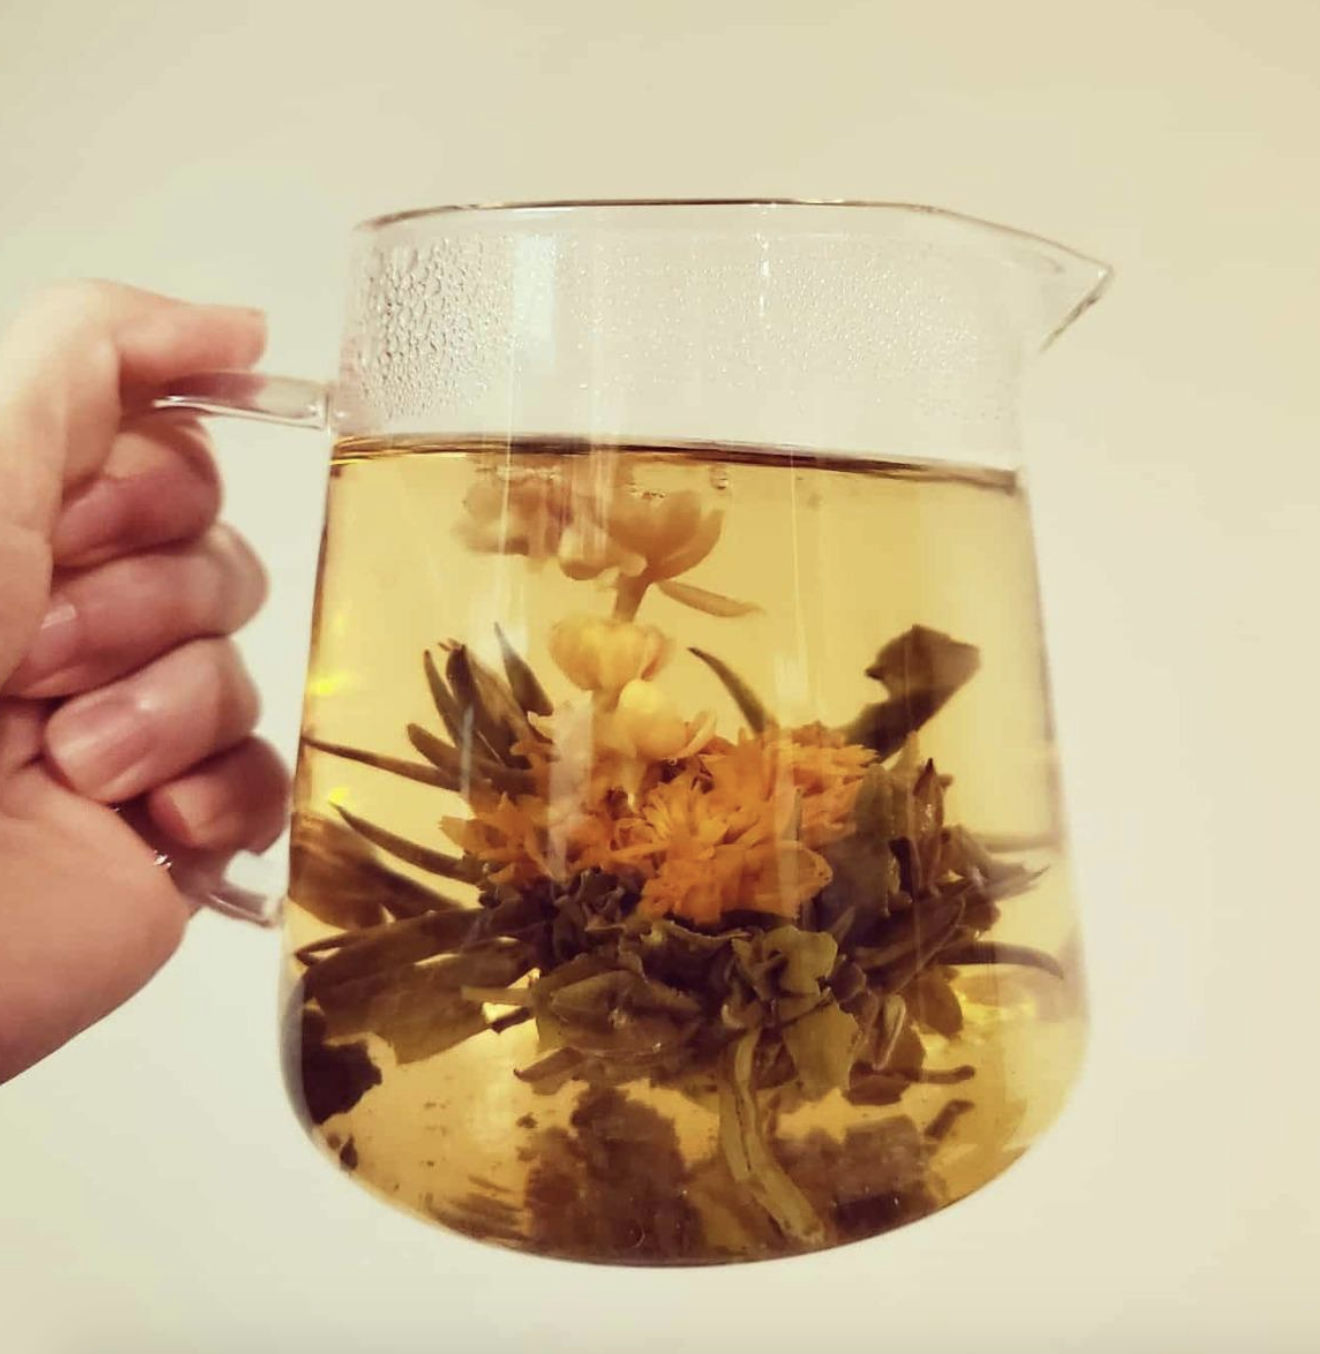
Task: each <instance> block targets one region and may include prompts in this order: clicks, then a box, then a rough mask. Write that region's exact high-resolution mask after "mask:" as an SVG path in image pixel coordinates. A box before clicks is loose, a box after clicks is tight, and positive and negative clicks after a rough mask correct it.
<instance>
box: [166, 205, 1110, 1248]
mask: <svg viewBox="0 0 1320 1354" xmlns="http://www.w3.org/2000/svg"><path fill="white" fill-rule="evenodd" d="M1107 278H1108V270H1107V269H1106V268H1105V267H1104V266H1103V265H1101V264H1099V263H1097V262H1094V261H1092V260H1090V259H1086V258H1083V257H1081V256H1079V255H1077V254H1075V253H1072V252H1071V251H1069V250H1066V249H1063V248H1061V247H1059V246H1057V245H1054V244H1051V243H1048V242H1046V241H1044V240H1041V239H1037V238H1035V237H1032V236H1029V235H1025V234H1022V233H1019V232H1017V231H1013V230H1008V229H1004V228H1002V227H998V226H993V225H989V224H986V223H984V222H980V221H975V220H971V219H968V218H966V217H962V216H957V215H954V214H951V213H948V212H942V211H936V210H932V209H929V208H922V207H909V206H895V205H888V204H836V203H799V202H652V203H622V202H618V203H616V202H597V203H562V204H561V203H555V204H542V205H525V206H510V207H497V208H479V209H439V210H433V211H419V212H407V213H402V214H399V215H394V216H387V217H382V218H380V219H378V220H375V221H371V222H368V223H366V224H365V225H363V226H361V227H359V228H358V230H357V232H356V234H355V236H354V255H353V262H352V285H351V292H350V297H349V304H348V319H347V326H346V331H345V338H344V343H343V349H342V362H341V366H340V372H339V376H338V379H337V380H336V381H335V383H334V384H333V386H332V387H330V388H328V389H326V388H323V387H320V386H315V385H312V384H310V383H305V382H295V381H287V380H281V379H278V378H267V377H261V376H253V375H246V374H234V373H213V374H210V375H203V376H198V377H196V378H194V379H192V380H190V381H187V382H184V383H182V384H181V385H180V386H178V387H176V388H174V389H173V390H171V391H170V392H167V393H166V394H164V395H163V396H162V398H161V399H160V400H159V401H158V402H157V403H158V405H159V406H160V407H174V408H188V409H193V410H198V411H202V412H231V413H241V414H248V415H255V416H258V417H273V418H276V419H281V420H283V421H286V422H293V423H304V424H309V425H314V426H326V425H327V424H328V426H329V428H330V430H331V432H332V434H333V438H334V447H333V452H332V462H331V470H330V484H329V495H328V503H327V509H326V528H325V534H324V538H323V543H322V550H321V562H320V572H319V581H318V590H317V598H316V610H315V619H314V625H313V638H312V653H311V664H310V672H309V676H308V682H307V694H306V705H305V714H304V721H303V730H302V742H301V749H300V755H299V760H298V767H297V774H296V783H295V794H294V804H293V815H294V816H293V826H292V839H291V840H292V847H291V856H290V874H289V883H288V890H287V900H286V903H285V906H284V909H283V928H284V936H285V943H286V946H287V968H286V988H287V993H286V1004H285V1010H286V1012H287V1014H286V1021H285V1030H284V1048H285V1066H286V1070H287V1078H288V1085H289V1088H290V1093H291V1096H292V1099H293V1101H294V1104H295V1105H296V1107H297V1109H298V1111H299V1113H300V1115H301V1116H302V1119H303V1122H304V1123H305V1125H306V1127H307V1130H308V1132H309V1133H310V1134H311V1136H312V1138H313V1140H314V1141H315V1142H317V1143H318V1144H319V1145H320V1146H321V1147H322V1148H323V1149H324V1150H325V1151H326V1152H327V1153H328V1154H329V1155H331V1157H332V1158H335V1159H337V1161H338V1163H339V1164H340V1165H341V1166H342V1167H344V1168H346V1169H347V1170H348V1171H350V1172H351V1173H352V1174H353V1175H355V1176H356V1178H357V1179H358V1180H359V1181H361V1182H363V1183H365V1184H367V1185H369V1186H370V1187H372V1188H373V1189H374V1190H375V1191H376V1192H377V1193H378V1194H379V1195H380V1196H381V1197H382V1198H384V1199H386V1200H388V1201H390V1202H392V1203H395V1204H398V1205H401V1206H403V1207H405V1208H407V1209H410V1210H412V1211H413V1212H414V1213H416V1214H418V1215H420V1216H421V1217H423V1218H427V1219H431V1220H434V1221H436V1222H439V1223H442V1224H443V1225H445V1226H447V1227H449V1228H452V1229H455V1230H457V1231H460V1232H464V1233H467V1234H469V1235H471V1236H474V1237H479V1238H483V1239H486V1240H489V1241H494V1242H499V1243H502V1244H504V1245H507V1246H512V1247H516V1248H520V1249H524V1250H529V1251H533V1252H538V1253H541V1254H546V1255H554V1256H561V1257H569V1258H574V1259H580V1260H591V1261H601V1262H611V1263H638V1264H700V1263H712V1262H721V1261H733V1260H747V1259H757V1258H762V1257H772V1256H780V1255H786V1254H792V1253H796V1252H802V1251H809V1250H814V1249H819V1248H823V1247H827V1246H832V1245H837V1244H839V1243H842V1242H847V1241H852V1240H855V1239H858V1238H862V1237H866V1236H870V1235H873V1234H875V1233H878V1232H882V1231H885V1230H887V1229H890V1228H893V1227H895V1226H898V1225H901V1224H903V1223H906V1222H909V1221H912V1220H914V1219H917V1218H920V1217H922V1216H923V1215H925V1214H927V1213H930V1212H931V1211H933V1210H935V1209H937V1208H940V1207H942V1206H943V1205H945V1204H948V1203H950V1202H952V1201H954V1200H956V1199H958V1198H960V1197H961V1196H963V1195H965V1194H967V1193H968V1192H969V1191H971V1190H974V1189H976V1188H978V1187H979V1186H980V1185H982V1184H984V1183H986V1182H987V1181H988V1180H990V1179H991V1178H993V1177H994V1176H995V1175H997V1174H998V1173H999V1172H1000V1171H1002V1170H1003V1169H1004V1168H1005V1167H1006V1166H1008V1165H1009V1164H1010V1163H1011V1162H1012V1161H1014V1160H1015V1159H1016V1158H1017V1157H1018V1156H1019V1155H1020V1154H1021V1153H1022V1151H1023V1150H1024V1149H1025V1148H1026V1147H1027V1146H1028V1145H1030V1143H1031V1142H1032V1141H1033V1140H1034V1139H1035V1138H1036V1137H1037V1135H1038V1134H1040V1133H1041V1132H1042V1130H1043V1129H1044V1128H1045V1127H1046V1126H1047V1125H1048V1124H1049V1123H1050V1121H1051V1120H1052V1119H1053V1117H1054V1116H1055V1115H1056V1114H1057V1112H1058V1110H1059V1108H1060V1105H1061V1103H1062V1101H1063V1099H1064V1097H1065V1095H1066V1092H1067V1090H1068V1088H1069V1085H1070V1083H1071V1082H1072V1081H1073V1079H1074V1077H1075V1076H1076V1072H1077V1068H1078V1063H1079V1059H1080V1056H1081V1051H1082V1045H1083V1039H1084V1009H1083V988H1082V977H1081V961H1080V955H1079V948H1078V941H1077V930H1076V919H1075V914H1074V908H1073V901H1072V896H1071V893H1070V888H1069V877H1068V862H1067V853H1066V843H1065V839H1064V831H1063V827H1062V823H1061V816H1060V805H1059V796H1058V788H1057V786H1058V778H1057V775H1056V766H1055V748H1054V743H1053V739H1052V731H1051V724H1050V707H1049V698H1048V692H1047V685H1046V681H1047V679H1046V668H1045V660H1044V654H1043V652H1042V644H1041V636H1040V629H1039V607H1038V601H1037V593H1036V580H1035V571H1034V562H1033V554H1032V538H1031V529H1030V525H1029V520H1028V512H1027V505H1026V500H1025V498H1024V492H1023V486H1022V483H1021V479H1020V477H1019V475H1018V473H1017V472H1016V470H1015V469H1014V466H1015V464H1016V457H1017V451H1018V396H1019V386H1020V377H1021V374H1022V371H1023V366H1024V363H1025V362H1026V360H1027V359H1028V358H1029V357H1031V356H1033V355H1034V354H1035V353H1036V352H1038V351H1039V350H1040V349H1041V348H1042V347H1044V346H1045V345H1046V344H1048V343H1049V342H1050V341H1051V340H1052V339H1053V338H1054V337H1055V336H1056V335H1057V334H1058V333H1059V332H1060V331H1061V330H1062V329H1063V328H1064V327H1066V326H1067V324H1068V323H1069V322H1070V321H1071V320H1072V319H1074V318H1075V317H1076V316H1077V315H1078V314H1079V313H1080V312H1081V311H1082V310H1084V309H1085V308H1086V307H1087V306H1088V305H1089V304H1090V303H1091V302H1093V301H1094V300H1095V299H1096V298H1097V297H1098V296H1099V295H1100V293H1101V291H1102V289H1103V287H1104V285H1105V283H1106V281H1107Z"/></svg>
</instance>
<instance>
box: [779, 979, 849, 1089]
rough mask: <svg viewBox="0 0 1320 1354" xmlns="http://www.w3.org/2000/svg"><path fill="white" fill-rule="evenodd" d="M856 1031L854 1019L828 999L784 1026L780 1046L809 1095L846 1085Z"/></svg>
mask: <svg viewBox="0 0 1320 1354" xmlns="http://www.w3.org/2000/svg"><path fill="white" fill-rule="evenodd" d="M858 1033H859V1031H858V1028H857V1022H856V1021H855V1020H854V1019H853V1018H852V1016H850V1015H847V1014H846V1013H845V1012H843V1011H841V1010H839V1008H838V1007H837V1006H836V1005H835V1004H834V1002H832V1001H831V1002H827V1003H826V1004H825V1005H823V1006H818V1007H817V1008H816V1009H815V1010H814V1011H812V1012H810V1014H808V1015H804V1016H803V1017H802V1018H801V1020H795V1021H794V1022H793V1023H792V1024H791V1025H787V1026H785V1028H784V1035H783V1038H784V1047H785V1048H787V1049H788V1052H789V1055H790V1057H792V1059H793V1064H794V1066H795V1067H796V1068H797V1073H798V1078H799V1080H800V1081H801V1083H802V1089H803V1091H804V1092H805V1093H806V1095H807V1097H808V1098H809V1099H812V1100H816V1099H818V1098H819V1097H820V1096H823V1095H825V1094H827V1093H828V1092H830V1091H832V1090H835V1089H836V1088H838V1087H843V1086H847V1084H848V1079H849V1076H850V1075H851V1073H852V1065H853V1061H854V1055H855V1053H856V1049H857V1037H858Z"/></svg>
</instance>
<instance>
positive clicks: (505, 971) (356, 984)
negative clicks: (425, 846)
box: [307, 944, 532, 1063]
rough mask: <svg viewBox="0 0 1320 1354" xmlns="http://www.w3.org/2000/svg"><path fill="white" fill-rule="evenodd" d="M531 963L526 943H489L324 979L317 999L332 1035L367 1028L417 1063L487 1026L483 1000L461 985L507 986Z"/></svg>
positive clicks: (399, 1056) (400, 1058)
mask: <svg viewBox="0 0 1320 1354" xmlns="http://www.w3.org/2000/svg"><path fill="white" fill-rule="evenodd" d="M329 962H330V961H329V960H327V961H326V963H329ZM531 964H532V955H531V954H530V953H529V952H528V950H527V948H526V947H525V946H522V945H516V944H515V945H508V946H499V947H487V948H483V949H476V950H471V951H467V952H465V953H462V954H456V955H452V956H450V957H448V958H445V959H439V960H436V961H434V962H431V963H427V964H423V965H420V966H411V967H400V968H390V969H387V970H386V971H385V972H383V973H382V972H380V971H373V972H371V973H368V974H366V975H364V976H362V977H359V978H352V979H349V980H347V981H344V982H338V983H334V984H330V985H325V986H321V987H320V988H319V989H318V990H317V993H316V1000H317V1002H318V1004H319V1005H320V1007H321V1009H322V1010H323V1011H324V1012H325V1016H326V1020H327V1022H328V1028H329V1031H330V1034H331V1035H332V1036H343V1035H351V1034H360V1033H366V1032H368V1031H369V1032H371V1033H373V1034H377V1035H379V1036H380V1037H381V1038H382V1039H384V1040H385V1041H386V1042H387V1043H388V1044H390V1045H391V1046H392V1047H393V1049H394V1055H395V1057H396V1058H397V1059H398V1061H399V1062H401V1063H402V1062H414V1061H416V1060H417V1059H419V1058H427V1057H430V1056H431V1055H432V1054H435V1053H440V1052H443V1051H444V1050H445V1049H447V1048H451V1047H453V1045H454V1044H457V1043H461V1042H462V1041H463V1040H464V1039H468V1038H470V1037H471V1036H472V1035H474V1034H479V1033H481V1032H482V1031H483V1030H484V1029H485V1028H486V1019H485V1016H484V1015H483V1014H482V1009H481V1007H480V1005H478V1004H477V1003H475V1002H470V1001H466V1000H464V998H463V996H462V995H461V990H462V989H463V988H464V987H496V986H500V987H503V986H508V985H509V984H510V983H512V982H514V981H515V980H516V979H518V978H520V977H522V975H523V974H524V973H526V972H527V970H528V969H529V968H530V967H531ZM321 967H324V965H318V966H317V969H319V968H321ZM317 969H313V970H312V971H311V972H312V973H315V972H317ZM307 976H308V977H310V976H311V974H308V975H307Z"/></svg>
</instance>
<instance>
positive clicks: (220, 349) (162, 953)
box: [0, 282, 287, 1081]
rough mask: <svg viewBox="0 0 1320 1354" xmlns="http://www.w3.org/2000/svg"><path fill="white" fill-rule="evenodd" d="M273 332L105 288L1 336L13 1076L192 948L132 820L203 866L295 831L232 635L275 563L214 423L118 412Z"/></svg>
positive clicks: (2, 986) (236, 314)
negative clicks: (257, 543) (235, 513)
mask: <svg viewBox="0 0 1320 1354" xmlns="http://www.w3.org/2000/svg"><path fill="white" fill-rule="evenodd" d="M264 341H265V327H264V322H263V320H262V318H261V316H260V314H259V313H258V312H255V311H248V310H240V309H233V308H228V307H216V306H195V305H189V304H186V303H184V302H181V301H174V300H170V299H167V298H165V297H161V296H155V295H152V294H150V293H148V292H142V291H137V290H135V289H133V288H129V287H122V286H117V285H113V284H110V283H102V282H86V283H73V284H69V285H66V286H62V287H59V288H55V289H53V290H51V291H49V292H47V293H45V294H43V295H41V296H39V297H38V298H37V299H36V300H35V302H33V303H32V304H30V305H29V306H28V307H27V309H26V310H25V311H24V312H22V313H21V314H20V315H19V317H18V318H17V320H16V321H15V323H14V325H13V327H12V328H11V329H10V330H9V332H8V333H7V334H6V335H4V337H3V339H0V1081H4V1080H5V1079H6V1078H8V1077H10V1076H13V1075H14V1074H15V1073H17V1072H19V1071H21V1070H22V1069H23V1068H25V1067H27V1066H29V1065H30V1064H32V1063H33V1062H36V1061H37V1060H38V1059H40V1058H42V1057H44V1056H45V1055H46V1054H47V1053H49V1052H51V1051H52V1050H53V1049H55V1048H57V1047H58V1046H59V1045H60V1044H62V1043H64V1042H65V1041H66V1040H68V1039H69V1038H71V1037H72V1036H73V1035H74V1034H76V1033H77V1032H78V1031H79V1030H82V1029H84V1028H86V1026H88V1025H90V1024H91V1023H93V1022H94V1021H96V1020H98V1019H100V1018H101V1017H102V1016H104V1015H105V1014H107V1013H108V1012H109V1011H111V1010H112V1009H114V1007H116V1006H118V1005H119V1004H120V1003H121V1002H122V1001H124V1000H125V998H127V997H128V996H130V995H131V994H132V993H133V992H135V991H136V990H137V989H138V988H139V987H141V986H142V984H143V983H145V982H146V981H147V979H148V978H149V977H150V976H151V974H152V973H154V972H155V970H156V969H157V968H158V967H159V966H160V965H161V964H162V963H163V962H164V961H165V959H166V958H168V957H169V955H170V954H171V953H172V952H173V951H174V949H175V947H176V946H177V945H178V943H179V940H180V938H181V936H182V933H183V928H184V924H185V922H186V921H187V918H188V915H189V911H190V907H189V904H188V902H187V901H186V900H185V899H184V897H183V896H182V894H181V893H180V892H179V891H178V889H177V888H176V886H175V884H174V882H172V880H171V877H170V874H169V872H168V871H166V870H165V869H163V868H161V866H160V865H159V864H158V863H157V850H156V846H155V845H149V844H148V843H147V842H146V841H145V840H144V838H143V837H142V836H140V835H138V833H137V832H136V831H134V830H133V828H132V827H130V826H129V822H128V821H127V820H128V819H129V818H130V817H131V818H132V819H133V821H135V822H138V823H142V824H145V826H146V830H147V831H148V833H149V835H150V836H151V837H152V838H153V842H155V843H157V844H159V846H160V847H161V848H162V849H163V850H165V851H166V852H168V853H169V854H170V855H171V856H175V855H176V854H177V855H179V856H182V857H183V858H185V859H187V860H191V861H206V862H210V863H215V862H222V861H223V860H224V859H225V858H227V857H228V856H229V855H230V854H232V853H233V852H234V851H237V850H241V849H249V850H262V849H264V848H265V847H267V846H269V845H270V843H271V842H272V841H274V839H275V838H276V837H278V835H279V833H280V831H281V829H282V827H283V822H284V816H285V805H286V797H287V777H286V774H285V771H284V769H283V767H282V766H281V764H280V761H279V759H278V757H277V756H276V754H275V753H274V751H273V750H272V749H271V748H270V747H269V746H268V745H267V744H265V743H262V742H260V741H258V740H256V739H254V738H252V737H251V736H250V735H251V731H252V728H253V726H254V724H255V722H256V718H257V708H258V705H257V696H256V692H255V690H254V688H253V686H252V683H251V681H250V679H249V678H248V676H247V674H246V673H245V671H244V669H243V665H242V662H241V660H240V659H239V657H238V654H237V652H236V650H235V648H234V646H233V644H232V642H231V641H230V640H229V639H228V638H227V636H229V635H231V634H232V633H233V632H234V631H235V630H237V629H238V628H239V627H240V626H241V625H243V624H244V623H245V622H246V621H247V620H248V619H250V617H251V616H252V615H253V613H254V612H255V611H256V610H257V608H258V607H259V606H260V605H261V602H262V600H263V597H264V594H265V579H264V575H263V573H262V570H261V566H260V564H259V563H258V562H257V560H256V558H255V556H254V555H253V554H252V552H251V550H250V549H249V548H248V547H247V545H246V544H245V543H244V542H243V541H242V539H241V538H240V537H239V536H237V535H236V534H235V533H234V532H233V531H232V530H230V529H229V528H227V527H225V526H222V525H218V524H217V523H216V516H217V513H218V511H219V506H220V491H219V483H218V479H217V475H216V470H215V466H214V464H213V462H212V459H211V455H210V451H209V448H208V442H207V438H206V434H205V433H204V432H203V431H202V429H201V428H200V427H199V426H198V425H197V424H196V423H195V422H193V421H191V420H185V419H180V418H177V417H170V418H162V417H159V416H157V417H153V418H151V419H150V420H146V421H141V422H138V423H137V424H133V423H132V422H129V423H127V424H126V423H125V421H124V419H125V411H126V410H131V409H132V407H133V405H134V403H135V402H136V401H138V400H140V399H141V398H142V397H144V396H145V395H146V394H147V393H148V392H150V391H151V390H152V389H154V388H155V387H157V386H159V385H161V384H163V383H165V382H167V381H170V380H173V379H175V378H178V377H180V376H183V375H185V374H187V373H189V372H192V371H197V370H202V369H206V368H235V367H247V366H250V365H251V364H252V363H254V362H255V361H256V360H257V358H258V357H259V356H260V354H261V350H262V347H263V346H264ZM123 805H128V806H131V811H130V812H124V813H120V812H116V807H117V806H123Z"/></svg>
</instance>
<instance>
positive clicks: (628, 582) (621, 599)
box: [614, 573, 651, 621]
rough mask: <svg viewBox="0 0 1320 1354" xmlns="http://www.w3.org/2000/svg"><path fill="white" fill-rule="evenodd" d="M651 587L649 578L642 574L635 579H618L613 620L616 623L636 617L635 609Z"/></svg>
mask: <svg viewBox="0 0 1320 1354" xmlns="http://www.w3.org/2000/svg"><path fill="white" fill-rule="evenodd" d="M650 586H651V580H650V578H649V577H648V576H647V575H646V574H644V573H642V574H638V575H637V577H636V578H620V579H619V592H618V596H617V598H616V599H615V602H614V619H615V620H616V621H630V620H632V619H633V618H634V617H635V616H636V615H637V608H638V607H640V606H641V604H642V598H643V597H645V596H646V590H647V588H649V587H650Z"/></svg>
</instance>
